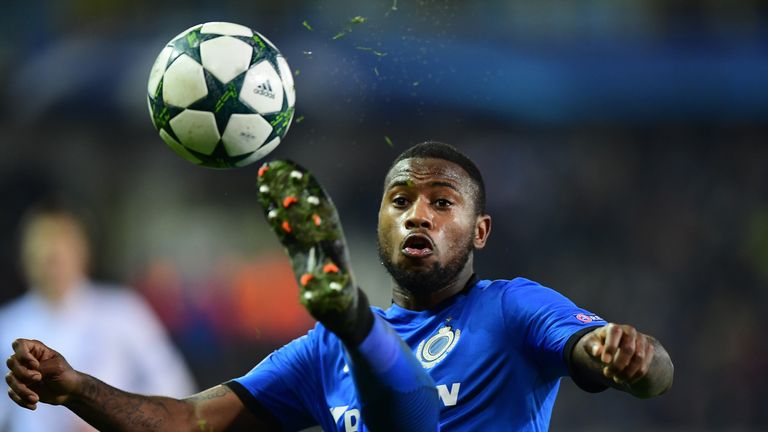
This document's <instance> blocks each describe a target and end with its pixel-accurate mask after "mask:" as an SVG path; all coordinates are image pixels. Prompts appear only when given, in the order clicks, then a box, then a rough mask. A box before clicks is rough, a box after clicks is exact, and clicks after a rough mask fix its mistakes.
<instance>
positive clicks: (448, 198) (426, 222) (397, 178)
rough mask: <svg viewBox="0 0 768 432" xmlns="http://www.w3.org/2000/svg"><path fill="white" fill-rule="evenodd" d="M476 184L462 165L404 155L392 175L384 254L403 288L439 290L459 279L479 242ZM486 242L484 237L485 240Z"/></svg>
mask: <svg viewBox="0 0 768 432" xmlns="http://www.w3.org/2000/svg"><path fill="white" fill-rule="evenodd" d="M476 193H477V191H476V186H475V184H474V183H473V182H472V180H471V179H470V177H469V175H468V174H467V172H466V171H464V169H463V168H461V167H460V166H459V165H457V164H455V163H453V162H449V161H445V160H442V159H422V158H414V159H405V160H403V161H400V162H398V163H397V164H396V165H395V166H394V167H393V168H392V170H390V172H389V175H388V176H387V180H386V184H385V190H384V196H383V198H382V201H381V207H380V209H379V229H378V241H379V256H380V258H381V260H382V263H383V264H384V266H385V267H386V268H387V271H389V273H390V274H391V275H392V277H393V278H394V279H395V281H396V282H397V283H398V285H400V286H401V287H403V288H405V289H408V290H410V291H416V292H417V291H422V292H424V291H435V290H438V289H440V288H442V287H443V286H444V285H445V284H447V283H450V282H451V281H452V280H455V278H456V276H457V275H458V274H459V272H460V271H461V270H462V269H464V268H465V266H466V265H471V261H470V258H471V256H472V251H473V249H474V248H475V247H477V246H480V247H482V245H478V244H476V241H475V240H476V225H477V221H478V220H479V217H478V216H477V215H476V212H475V198H476ZM482 243H483V244H484V240H483V242H482Z"/></svg>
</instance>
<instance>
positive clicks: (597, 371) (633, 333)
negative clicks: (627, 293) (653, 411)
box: [571, 323, 674, 398]
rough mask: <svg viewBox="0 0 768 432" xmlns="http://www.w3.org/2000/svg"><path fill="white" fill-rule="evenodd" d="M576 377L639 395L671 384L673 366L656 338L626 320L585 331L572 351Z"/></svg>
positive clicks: (655, 393) (646, 395)
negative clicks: (625, 322)
mask: <svg viewBox="0 0 768 432" xmlns="http://www.w3.org/2000/svg"><path fill="white" fill-rule="evenodd" d="M571 366H572V367H571V370H572V374H574V375H576V376H574V377H573V378H574V380H576V381H577V382H582V383H588V384H591V385H598V386H599V385H604V386H610V387H613V388H616V389H619V390H623V391H626V392H627V393H630V394H632V395H634V396H637V397H639V398H649V397H653V396H658V395H660V394H663V393H664V392H666V391H667V390H669V388H670V387H671V386H672V377H673V375H674V366H673V365H672V360H671V359H670V357H669V354H668V353H667V351H666V350H665V349H664V347H663V346H662V345H661V343H659V341H657V340H656V339H655V338H653V337H651V336H649V335H646V334H644V333H641V332H639V331H637V329H635V328H634V327H632V326H631V325H627V324H615V323H610V324H608V325H606V326H603V327H598V328H596V329H595V330H593V331H591V332H589V333H587V334H585V335H584V336H582V337H581V339H579V341H578V342H577V343H576V345H575V347H574V349H573V351H572V353H571Z"/></svg>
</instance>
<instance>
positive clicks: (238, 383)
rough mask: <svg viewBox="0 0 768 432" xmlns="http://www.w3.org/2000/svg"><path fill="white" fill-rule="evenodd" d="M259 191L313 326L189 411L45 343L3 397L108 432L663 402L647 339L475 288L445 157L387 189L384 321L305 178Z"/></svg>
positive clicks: (506, 425)
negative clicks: (389, 287)
mask: <svg viewBox="0 0 768 432" xmlns="http://www.w3.org/2000/svg"><path fill="white" fill-rule="evenodd" d="M259 179H260V180H259V184H260V189H259V193H260V197H261V200H262V203H263V204H265V211H266V212H267V218H268V220H269V221H270V223H271V225H272V226H273V228H274V229H275V231H276V232H277V233H278V237H279V238H280V239H281V241H282V242H283V245H285V246H286V250H287V252H288V254H289V256H290V257H291V259H292V263H293V268H294V271H295V273H296V276H297V279H298V281H299V286H300V289H301V294H300V295H301V299H302V302H303V304H304V305H305V306H306V307H307V308H308V309H309V310H310V312H311V313H312V314H313V315H314V316H315V317H316V318H318V320H319V321H320V322H321V324H318V326H317V327H316V328H315V329H314V330H312V331H310V332H309V334H308V335H306V336H304V337H302V338H300V339H297V340H295V341H293V342H291V343H289V344H288V345H286V346H285V347H283V348H281V349H279V350H277V351H275V352H274V353H272V354H271V355H270V356H269V357H267V358H266V359H265V360H264V361H262V362H261V363H260V364H259V365H257V366H256V367H255V368H254V369H253V370H251V371H250V372H249V373H247V374H246V375H245V376H243V377H240V378H237V379H235V380H233V381H230V382H228V383H225V384H224V385H222V386H217V387H214V388H213V389H210V390H208V391H205V392H203V393H201V394H199V395H196V396H193V397H190V398H188V399H185V400H174V399H167V398H160V397H146V396H139V395H133V394H128V393H124V392H122V391H120V390H117V389H114V388H112V387H109V386H108V385H106V384H104V383H102V382H100V381H98V380H96V379H95V378H92V377H88V376H83V375H82V374H80V373H78V372H76V371H74V370H73V369H72V368H71V367H69V365H68V364H67V363H66V361H65V360H64V359H63V358H62V357H61V356H60V355H59V354H58V353H56V352H54V351H52V350H50V349H49V348H47V347H46V346H45V345H43V344H42V343H40V342H36V341H29V340H18V341H16V342H15V344H14V346H15V354H14V356H12V357H11V359H9V361H8V366H9V368H10V369H11V372H10V373H9V374H8V375H7V381H8V383H9V386H10V390H9V393H10V396H11V398H12V399H13V400H14V401H16V403H18V404H19V405H21V406H24V407H27V408H34V406H35V404H36V403H37V402H39V401H43V402H46V403H54V404H64V405H66V406H67V407H69V408H70V409H72V410H74V411H75V412H76V413H78V414H79V415H81V416H83V417H84V418H85V419H87V420H89V421H90V422H91V423H92V424H95V425H99V426H102V427H104V428H106V429H109V430H135V431H138V430H193V429H195V427H199V428H201V429H203V428H211V430H226V429H231V430H255V429H257V428H258V427H259V426H260V427H262V428H275V429H284V430H296V429H301V428H304V427H307V426H310V425H312V424H320V425H321V426H322V427H323V428H324V429H325V430H339V431H354V430H357V431H362V430H367V429H371V430H375V429H376V428H377V427H383V428H386V427H389V429H387V430H426V429H419V427H422V426H423V427H424V428H427V427H430V426H431V423H429V422H426V421H425V422H424V423H423V424H417V423H416V422H415V421H414V420H413V419H412V416H414V415H417V414H419V413H422V414H423V415H424V416H425V417H429V416H430V415H432V414H431V413H432V412H433V411H434V409H435V408H434V406H433V405H432V403H433V401H434V399H433V398H431V397H430V393H429V392H427V391H425V389H424V385H425V384H427V383H430V384H431V385H434V386H435V388H436V389H437V393H438V395H439V400H440V404H439V407H440V408H439V410H440V412H439V427H440V428H441V429H442V430H546V429H547V428H548V425H549V419H550V415H551V411H552V407H553V404H554V401H555V398H556V395H557V391H558V387H559V382H560V378H561V377H563V376H566V375H570V376H571V378H572V379H573V380H574V381H575V382H576V383H577V384H578V385H579V386H580V387H581V388H583V389H584V390H586V391H590V392H596V391H601V390H604V389H606V388H609V387H612V388H615V389H619V390H622V391H626V392H628V393H631V394H633V395H635V396H637V397H640V398H647V397H652V396H656V395H660V394H662V393H664V392H665V391H667V390H668V389H669V388H670V386H671V384H672V376H673V367H672V362H671V360H670V358H669V356H668V354H667V352H666V351H665V350H664V348H663V347H662V346H661V344H660V343H659V342H658V341H657V340H655V339H654V338H653V337H651V336H649V335H646V334H643V333H640V332H639V331H637V330H636V329H635V328H634V327H632V326H630V325H626V324H616V323H606V322H605V321H603V320H602V319H601V318H600V317H599V316H597V315H595V314H594V313H592V312H590V311H587V310H584V309H581V308H579V307H577V306H575V305H574V304H573V303H572V302H571V301H569V300H568V299H566V298H565V297H563V296H562V295H560V294H558V293H557V292H555V291H553V290H551V289H548V288H545V287H543V286H541V285H539V284H537V283H536V282H533V281H530V280H527V279H523V278H515V279H511V280H486V279H480V278H478V277H476V276H475V274H474V265H473V260H474V250H476V249H481V248H483V246H484V245H485V243H486V240H487V239H488V236H489V234H490V232H491V218H490V216H489V215H487V214H486V213H485V187H484V183H483V179H482V176H481V175H480V172H479V170H478V169H477V167H476V166H475V164H474V163H473V162H471V161H470V160H469V159H468V158H467V157H466V156H464V155H463V154H461V153H460V152H458V151H457V150H456V149H455V148H453V147H451V146H448V145H445V144H440V143H434V142H428V143H424V144H420V145H417V146H415V147H413V148H411V149H409V150H407V151H406V152H404V153H403V154H401V155H400V156H399V157H398V158H397V159H396V160H395V162H394V164H393V165H392V167H391V168H390V170H389V172H388V174H387V176H386V178H385V182H384V194H383V198H382V201H381V207H380V211H379V227H378V241H379V255H380V257H381V259H382V262H383V264H384V266H385V267H386V268H387V270H388V272H389V273H390V275H391V276H392V280H393V304H392V305H391V306H390V307H389V308H388V309H386V310H381V309H378V308H372V309H371V308H368V306H367V302H366V301H365V297H364V295H363V294H362V291H359V290H357V289H356V288H355V286H354V283H353V279H352V274H351V272H350V268H349V266H348V262H347V260H346V248H345V246H344V242H343V236H341V235H340V226H339V225H338V224H337V223H335V220H336V214H335V210H334V209H333V206H332V204H331V202H330V199H329V198H328V197H327V196H326V195H325V194H324V193H323V192H322V189H321V188H320V187H319V185H317V183H316V181H315V180H314V179H313V178H312V177H311V176H310V175H309V173H307V172H305V171H303V170H301V169H300V168H299V167H297V166H294V165H292V164H290V163H288V162H282V161H278V162H273V163H271V164H269V165H266V166H265V167H263V168H262V170H261V171H260V176H259ZM285 192H287V193H285ZM329 221H330V222H331V224H330V225H326V224H327V223H328V222H329ZM313 226H314V227H315V228H314V229H313V228H312V227H313ZM371 310H372V311H373V314H369V311H371ZM390 329H391V330H390ZM392 331H394V332H395V333H396V334H397V335H399V336H400V337H401V338H402V340H403V341H404V342H405V343H406V344H407V346H408V347H409V348H410V350H413V352H414V353H415V357H416V359H417V360H418V362H419V363H420V366H419V367H418V369H422V370H423V371H426V372H428V374H429V380H425V379H424V377H423V375H422V374H420V373H419V371H417V370H415V369H414V368H413V364H414V363H413V356H411V355H410V352H403V350H402V349H399V346H398V344H393V343H392V341H393V338H392V335H393V333H392ZM395 339H396V340H397V341H398V342H399V339H397V338H395ZM400 346H402V345H400ZM410 350H409V351H410ZM430 381H433V383H432V382H430ZM409 385H410V386H409ZM401 397H402V398H403V399H400V398H401ZM405 399H408V403H409V404H410V405H407V404H406V403H403V402H402V400H405ZM388 415H389V416H400V415H402V416H404V417H405V418H406V420H405V421H398V419H388V420H386V419H384V420H383V418H385V417H386V416H388ZM387 421H390V423H389V424H387ZM411 421H413V422H414V423H413V424H414V425H417V426H418V427H413V428H412V427H410V426H408V425H409V423H408V422H411ZM392 422H394V423H392ZM393 425H394V427H392V426H393ZM203 430H207V429H203Z"/></svg>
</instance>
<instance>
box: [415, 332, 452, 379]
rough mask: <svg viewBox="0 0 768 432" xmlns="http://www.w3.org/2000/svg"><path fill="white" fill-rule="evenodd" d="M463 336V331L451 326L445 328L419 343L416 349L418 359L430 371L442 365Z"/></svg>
mask: <svg viewBox="0 0 768 432" xmlns="http://www.w3.org/2000/svg"><path fill="white" fill-rule="evenodd" d="M459 336H461V330H459V329H455V330H454V329H453V328H451V326H443V327H442V328H440V330H438V331H437V333H435V334H434V335H432V336H430V337H429V338H428V339H426V340H423V341H421V342H420V343H419V346H418V347H417V348H416V358H418V359H419V361H420V362H421V365H422V366H424V368H425V369H430V368H432V367H433V366H435V365H436V364H438V363H440V362H441V361H442V360H443V359H444V358H445V356H447V355H448V353H449V352H451V350H452V349H453V347H454V346H456V343H457V342H458V341H459Z"/></svg>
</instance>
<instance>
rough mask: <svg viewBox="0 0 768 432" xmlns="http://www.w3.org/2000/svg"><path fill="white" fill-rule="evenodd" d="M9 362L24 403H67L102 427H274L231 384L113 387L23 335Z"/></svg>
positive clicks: (13, 393) (14, 395)
mask: <svg viewBox="0 0 768 432" xmlns="http://www.w3.org/2000/svg"><path fill="white" fill-rule="evenodd" d="M13 349H14V354H13V355H12V356H11V357H9V358H8V360H7V362H6V364H7V366H8V369H9V370H10V371H9V372H8V374H7V375H6V377H5V380H6V382H7V383H8V396H9V397H10V398H11V399H12V400H13V401H14V402H15V403H16V404H18V405H19V406H21V407H24V408H27V409H30V410H34V409H36V407H37V404H38V403H40V402H42V403H47V404H52V405H63V406H66V407H67V408H69V409H70V410H72V411H73V412H74V413H75V414H77V415H78V416H80V417H81V418H83V419H84V420H85V421H87V422H88V423H90V424H91V425H92V426H94V427H96V428H97V429H99V430H110V431H132V432H142V431H174V432H176V431H200V430H204V431H208V430H216V431H222V430H232V431H236V430H272V428H271V427H272V426H273V425H274V423H273V421H274V419H272V418H271V417H270V416H269V415H268V414H266V413H265V415H264V416H263V418H258V417H257V416H256V415H254V414H252V412H251V411H250V410H247V409H245V407H244V405H243V403H242V402H241V400H240V399H239V397H238V396H237V395H235V394H234V393H233V392H232V391H231V390H230V389H229V388H228V387H225V386H216V387H213V388H211V389H209V390H206V391H203V392H201V393H199V394H197V395H194V396H191V397H189V398H186V399H183V400H179V399H172V398H167V397H161V396H142V395H137V394H132V393H127V392H124V391H122V390H119V389H116V388H114V387H111V386H109V385H107V384H105V383H103V382H101V381H99V380H98V379H96V378H94V377H92V376H89V375H86V374H83V373H81V372H78V371H76V370H74V369H73V368H72V367H71V366H70V365H69V364H68V363H67V361H66V360H65V359H64V357H63V356H61V354H59V353H58V352H56V351H54V350H52V349H50V348H48V347H47V346H45V345H44V344H43V343H41V342H39V341H34V340H28V339H17V340H16V341H14V343H13Z"/></svg>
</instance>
